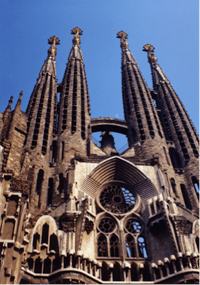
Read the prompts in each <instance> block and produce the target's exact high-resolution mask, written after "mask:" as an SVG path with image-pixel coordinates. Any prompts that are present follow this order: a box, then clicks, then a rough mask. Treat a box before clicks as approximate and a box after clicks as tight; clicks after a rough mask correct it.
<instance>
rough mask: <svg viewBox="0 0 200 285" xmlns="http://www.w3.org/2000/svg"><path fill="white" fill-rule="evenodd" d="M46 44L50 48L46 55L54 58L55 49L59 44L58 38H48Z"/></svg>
mask: <svg viewBox="0 0 200 285" xmlns="http://www.w3.org/2000/svg"><path fill="white" fill-rule="evenodd" d="M48 44H50V45H51V47H50V48H49V50H48V55H49V56H56V55H57V47H56V45H59V44H60V40H59V38H57V37H56V36H53V37H51V38H49V39H48Z"/></svg>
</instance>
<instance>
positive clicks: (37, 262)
mask: <svg viewBox="0 0 200 285" xmlns="http://www.w3.org/2000/svg"><path fill="white" fill-rule="evenodd" d="M35 273H42V262H41V259H40V257H38V258H37V259H36V260H35Z"/></svg>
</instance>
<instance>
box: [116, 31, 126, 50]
mask: <svg viewBox="0 0 200 285" xmlns="http://www.w3.org/2000/svg"><path fill="white" fill-rule="evenodd" d="M117 38H119V39H121V40H120V43H121V47H122V46H124V45H125V46H128V43H127V41H126V39H127V38H128V34H127V33H125V32H124V31H121V32H119V33H118V34H117Z"/></svg>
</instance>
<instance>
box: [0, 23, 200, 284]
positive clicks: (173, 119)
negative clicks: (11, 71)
mask: <svg viewBox="0 0 200 285" xmlns="http://www.w3.org/2000/svg"><path fill="white" fill-rule="evenodd" d="M72 34H73V35H74V38H73V40H72V48H71V51H70V54H69V58H68V63H67V66H66V70H65V73H64V76H63V80H62V82H61V83H58V82H57V79H56V59H55V58H56V53H57V47H56V45H58V44H59V42H60V40H59V39H58V38H57V37H56V36H53V37H51V38H50V39H49V40H48V43H49V44H50V48H49V50H48V56H47V59H46V60H45V62H44V64H43V66H42V68H41V71H40V73H39V77H38V79H37V81H36V84H35V87H34V89H33V92H32V94H31V96H30V100H29V103H28V106H27V110H26V112H24V111H22V110H21V100H22V95H23V93H22V92H21V93H20V96H19V99H18V101H17V104H16V106H15V108H14V109H13V110H11V104H12V100H13V98H12V97H11V98H10V100H9V102H8V106H7V108H6V109H5V111H4V112H3V113H0V215H1V219H0V283H4V284H32V283H33V284H34V283H36V284H39V283H40V284H50V283H52V284H107V283H109V284H113V283H118V282H119V281H120V282H122V283H124V284H139V283H141V284H144V283H145V284H148V283H149V284H154V283H157V284H174V283H177V284H178V283H179V284H180V283H190V284H195V283H199V220H198V218H199V201H198V196H199V190H198V184H199V180H198V177H199V170H198V169H199V162H198V157H199V153H198V150H199V143H198V134H197V132H196V130H195V128H194V125H193V123H192V122H191V120H190V118H189V116H188V114H187V112H186V110H185V108H184V106H183V104H182V103H181V101H180V99H179V97H178V96H177V94H176V92H175V91H174V89H173V87H172V85H171V83H170V81H169V80H168V78H167V77H166V75H165V74H164V72H163V71H162V69H161V67H160V66H159V65H158V63H157V58H156V56H155V55H154V47H153V46H152V45H150V44H146V45H145V46H144V47H143V51H145V52H146V53H147V56H148V62H149V64H150V67H151V73H152V81H153V89H150V88H149V87H148V86H147V84H146V82H145V80H144V78H143V76H142V74H141V71H140V69H139V67H138V64H137V62H136V60H135V58H134V56H133V55H132V53H131V52H130V50H129V47H128V46H129V45H128V43H127V34H126V33H125V32H123V31H121V32H119V33H118V34H117V38H119V39H120V45H121V50H122V59H121V73H122V97H123V107H124V115H125V120H119V119H116V118H110V117H106V118H101V117H100V118H91V113H90V98H89V93H88V84H87V79H86V74H85V67H84V63H83V55H82V51H81V48H80V35H82V31H81V29H80V28H74V29H73V30H72ZM58 94H59V95H60V96H59V98H60V99H59V100H58V99H57V95H58ZM99 131H101V132H102V133H101V142H100V146H98V145H97V144H95V143H94V142H93V140H92V137H91V136H92V133H94V132H99ZM112 132H116V133H120V134H124V135H126V137H127V140H128V147H127V149H126V150H124V151H123V152H122V153H121V154H119V153H118V152H117V150H116V149H115V143H114V138H113V136H112Z"/></svg>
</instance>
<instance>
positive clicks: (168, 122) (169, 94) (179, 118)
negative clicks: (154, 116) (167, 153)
mask: <svg viewBox="0 0 200 285" xmlns="http://www.w3.org/2000/svg"><path fill="white" fill-rule="evenodd" d="M143 51H145V52H147V54H148V62H149V63H150V66H151V72H152V80H153V87H154V90H155V91H156V93H157V98H156V101H157V108H158V109H160V110H161V112H160V119H161V123H162V126H163V130H164V133H165V137H166V139H167V140H169V141H173V142H174V144H175V148H176V151H177V152H178V153H179V155H180V154H181V160H182V167H184V165H185V163H188V161H189V160H190V158H191V157H196V158H198V156H199V153H198V148H199V147H198V146H199V143H198V135H197V133H196V130H195V127H194V125H193V123H192V121H191V120H190V118H189V116H188V114H187V112H186V110H185V108H184V106H183V104H182V102H181V101H180V99H179V97H178V95H177V94H176V92H175V91H174V89H173V87H172V85H171V83H170V81H169V80H168V78H167V76H166V75H165V74H164V72H163V71H162V69H161V68H160V66H159V65H158V63H157V58H156V57H155V55H154V47H153V46H152V45H150V44H147V45H145V46H144V47H143Z"/></svg>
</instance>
